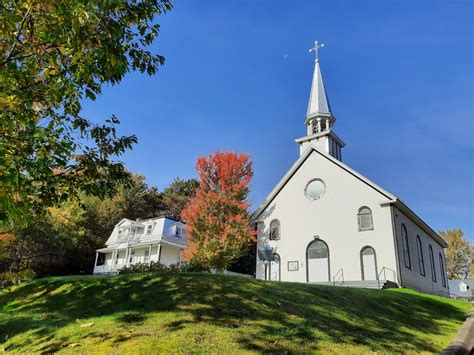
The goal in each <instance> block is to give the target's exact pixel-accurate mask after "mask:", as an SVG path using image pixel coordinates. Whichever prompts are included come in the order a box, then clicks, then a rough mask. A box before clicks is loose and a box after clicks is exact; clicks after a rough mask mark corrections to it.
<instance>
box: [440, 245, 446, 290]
mask: <svg viewBox="0 0 474 355" xmlns="http://www.w3.org/2000/svg"><path fill="white" fill-rule="evenodd" d="M439 270H440V271H441V283H442V284H443V287H446V273H445V272H444V260H443V255H442V254H441V253H439Z"/></svg>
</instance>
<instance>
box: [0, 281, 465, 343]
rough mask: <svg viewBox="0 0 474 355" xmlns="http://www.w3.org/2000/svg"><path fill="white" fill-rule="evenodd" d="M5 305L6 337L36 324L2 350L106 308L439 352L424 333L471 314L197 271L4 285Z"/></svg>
mask: <svg viewBox="0 0 474 355" xmlns="http://www.w3.org/2000/svg"><path fill="white" fill-rule="evenodd" d="M388 293H389V294H390V295H387V294H388ZM0 307H1V309H2V314H3V316H2V317H3V319H0V336H1V337H2V338H1V339H2V341H3V339H5V336H6V335H8V337H9V338H12V337H14V336H15V335H20V334H25V333H27V332H30V333H31V334H30V333H28V335H29V336H25V337H21V338H20V339H22V340H21V341H15V342H14V343H12V344H7V347H6V349H5V350H10V351H11V350H13V351H21V349H24V348H26V347H28V346H31V345H35V346H38V347H40V351H42V352H53V351H57V350H59V349H61V348H62V347H64V346H67V344H68V341H69V340H68V339H67V338H60V337H58V336H55V333H56V332H57V330H58V329H61V328H62V327H65V326H68V325H71V324H73V323H74V322H76V323H77V319H83V318H94V317H103V316H107V317H113V318H114V319H115V320H116V321H117V322H118V325H119V326H121V325H122V326H124V327H126V326H128V325H131V324H133V325H140V324H141V323H143V322H145V321H146V319H147V317H148V315H149V314H151V313H160V312H180V314H181V313H182V314H187V315H190V317H185V318H183V317H177V319H176V320H172V321H170V322H168V323H167V324H165V327H166V330H167V331H168V332H177V331H181V330H183V329H184V328H186V327H190V326H193V325H194V324H198V323H201V322H204V323H207V324H210V325H213V326H216V327H220V328H224V329H231V330H232V332H235V339H237V341H238V342H239V344H240V346H241V348H243V349H247V350H254V351H265V352H268V351H275V352H285V351H291V352H301V351H302V350H309V351H311V350H313V351H314V350H318V349H319V348H320V343H321V342H324V341H326V342H333V343H341V344H349V345H350V344H354V345H364V346H366V347H368V348H370V349H374V350H384V351H394V352H401V351H429V352H438V351H440V350H441V349H440V348H439V345H437V344H433V343H430V342H428V341H427V339H428V337H426V334H431V335H439V334H446V332H449V331H451V330H450V329H446V325H445V323H446V322H453V321H456V322H462V320H464V317H465V314H464V312H463V311H462V310H461V309H459V308H456V307H454V306H453V305H451V304H448V303H446V302H442V301H440V300H439V299H437V298H435V297H432V298H429V297H423V296H420V295H418V294H416V293H409V292H391V291H378V290H362V289H343V288H335V287H324V286H312V285H305V284H293V283H272V282H263V281H256V280H249V279H242V278H237V277H229V276H219V275H208V274H198V273H187V274H184V273H183V274H172V275H171V274H147V275H119V276H114V277H101V276H88V277H84V276H82V277H65V278H64V277H63V278H49V279H41V280H37V281H34V282H31V283H28V284H25V285H21V286H19V287H15V288H12V289H9V290H5V291H2V292H1V293H0ZM6 315H8V316H6ZM249 330H250V331H249ZM413 333H414V334H413ZM417 334H420V335H417ZM421 334H425V336H421ZM82 336H83V337H97V338H100V339H101V340H102V341H105V340H111V341H113V342H114V343H120V342H123V341H126V340H128V339H130V338H131V337H132V336H131V335H121V334H119V335H114V336H112V335H110V334H108V333H105V332H103V333H99V332H94V331H90V332H88V333H87V332H86V333H85V334H83V335H82ZM120 337H122V338H121V339H119V338H120ZM53 339H54V341H52V340H53ZM35 342H36V344H35Z"/></svg>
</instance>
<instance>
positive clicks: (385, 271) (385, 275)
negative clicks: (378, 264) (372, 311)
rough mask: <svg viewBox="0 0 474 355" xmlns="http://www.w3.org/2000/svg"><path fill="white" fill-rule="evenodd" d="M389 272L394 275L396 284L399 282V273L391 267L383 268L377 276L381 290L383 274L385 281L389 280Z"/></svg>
mask: <svg viewBox="0 0 474 355" xmlns="http://www.w3.org/2000/svg"><path fill="white" fill-rule="evenodd" d="M387 270H388V271H391V272H392V273H393V280H394V282H398V281H397V280H398V279H397V272H396V271H395V270H393V269H390V268H389V267H386V266H384V267H382V269H380V272H379V274H378V275H377V282H378V284H379V289H380V275H382V272H383V280H387Z"/></svg>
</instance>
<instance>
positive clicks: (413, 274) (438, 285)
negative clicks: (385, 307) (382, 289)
mask: <svg viewBox="0 0 474 355" xmlns="http://www.w3.org/2000/svg"><path fill="white" fill-rule="evenodd" d="M394 214H395V216H394V218H395V232H396V236H397V248H398V258H399V264H400V273H401V279H402V286H404V287H408V288H411V289H414V290H416V291H421V292H426V293H432V294H437V295H441V296H446V297H448V296H449V291H448V286H446V287H443V283H442V280H441V269H440V264H439V253H440V252H441V254H442V255H443V260H444V249H443V248H442V247H441V246H440V245H439V244H438V242H436V241H435V240H434V239H433V238H431V237H430V236H429V235H427V234H426V233H425V232H424V231H423V230H422V229H421V228H420V227H418V226H417V225H416V224H415V223H414V222H412V221H411V219H409V218H408V217H407V216H406V215H405V214H403V213H402V212H400V210H399V209H397V208H395V207H394ZM402 224H404V225H405V227H406V228H407V233H408V245H409V250H410V259H411V269H408V268H407V267H406V266H405V262H404V256H403V244H402V237H401V225H402ZM417 235H419V236H420V239H421V243H422V246H423V259H424V264H425V276H422V275H421V273H420V267H419V263H418V256H417V248H416V236H417ZM430 245H431V246H432V248H433V256H434V265H435V269H436V282H433V281H432V279H431V267H430V256H429V246H430ZM445 277H446V275H445Z"/></svg>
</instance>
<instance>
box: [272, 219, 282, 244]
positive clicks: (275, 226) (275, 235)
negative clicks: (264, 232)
mask: <svg viewBox="0 0 474 355" xmlns="http://www.w3.org/2000/svg"><path fill="white" fill-rule="evenodd" d="M278 239H280V221H279V220H278V219H274V220H273V221H272V222H271V223H270V240H278Z"/></svg>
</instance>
